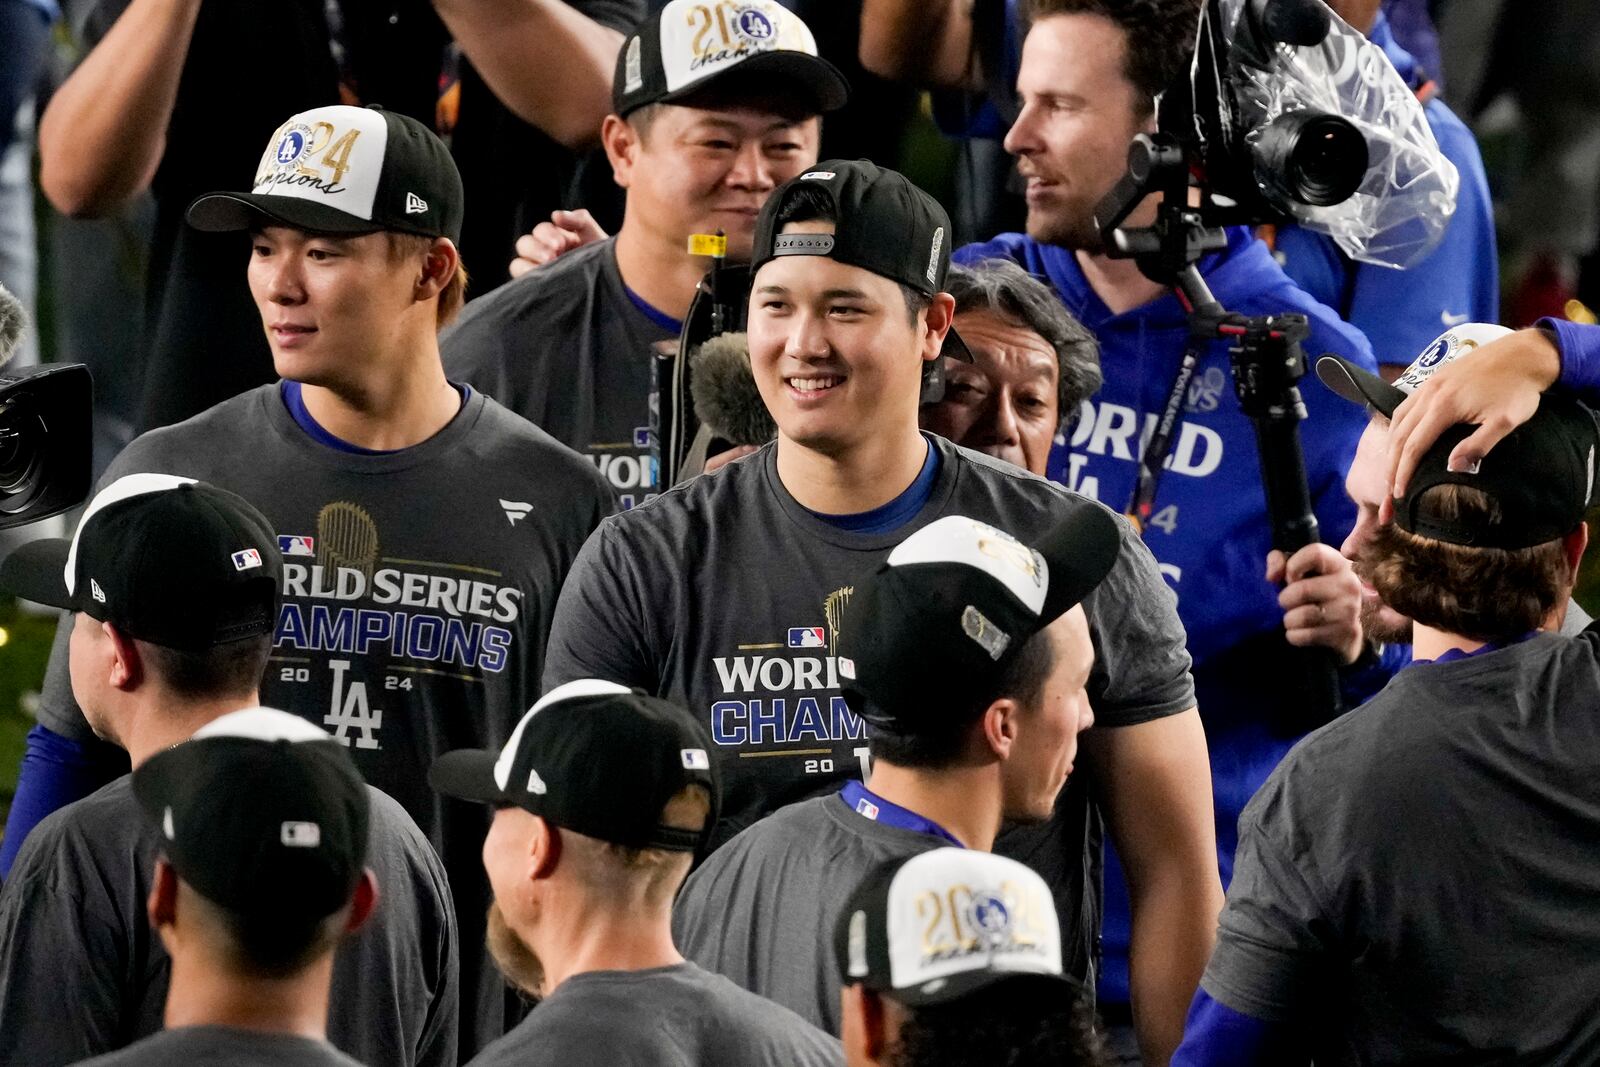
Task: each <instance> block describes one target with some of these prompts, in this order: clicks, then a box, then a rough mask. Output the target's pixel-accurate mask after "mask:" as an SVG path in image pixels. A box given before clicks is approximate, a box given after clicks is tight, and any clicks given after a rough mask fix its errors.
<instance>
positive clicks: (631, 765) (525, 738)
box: [428, 678, 719, 852]
mask: <svg viewBox="0 0 1600 1067" xmlns="http://www.w3.org/2000/svg"><path fill="white" fill-rule="evenodd" d="M710 748H711V743H710V741H709V739H707V737H706V736H705V732H704V730H703V729H702V728H701V726H700V724H699V723H698V722H697V721H696V720H695V718H694V716H692V715H690V714H689V713H688V712H687V711H685V710H684V709H683V708H680V707H678V705H676V704H674V703H672V702H671V701H667V700H660V699H657V698H656V697H652V696H647V695H645V694H644V693H643V692H641V691H639V690H637V689H629V688H628V687H627V686H625V685H618V684H616V683H615V682H606V681H601V680H599V679H589V678H586V679H580V680H578V681H573V682H568V683H567V684H565V685H561V686H557V687H556V688H555V689H552V690H551V691H550V692H548V693H546V694H545V695H544V697H543V699H541V700H540V701H539V702H538V703H537V704H535V705H534V706H533V708H532V709H531V710H530V711H529V712H528V713H527V714H526V715H524V716H523V717H522V721H521V722H519V723H517V728H516V729H515V730H513V731H512V732H511V738H510V740H508V741H507V742H506V744H505V747H504V748H502V749H501V750H500V751H499V752H494V751H492V750H485V749H461V750H458V751H456V752H446V753H445V754H444V755H443V756H440V757H439V758H438V759H437V760H435V761H434V763H433V767H432V768H431V769H430V770H429V771H428V781H429V783H430V784H432V786H433V787H434V788H435V789H437V790H438V791H439V792H441V793H444V794H446V795H448V796H453V797H459V798H461V799H462V800H473V801H479V802H481V803H485V804H509V805H514V806H516V807H519V808H522V809H524V810H525V811H529V812H532V813H533V814H534V815H537V816H539V817H540V818H542V819H546V820H548V821H549V822H552V823H554V824H555V825H557V826H560V827H563V828H565V829H567V830H572V831H573V832H575V833H580V834H583V835H584V836H585V837H593V838H597V839H599V840H601V841H609V842H611V843H613V844H617V845H623V846H626V847H629V848H656V849H663V850H666V851H669V852H694V851H696V850H698V849H699V848H701V847H702V846H703V845H704V844H705V843H706V842H707V841H709V840H710V838H711V830H712V826H713V824H714V823H715V822H716V819H717V811H718V806H719V792H718V789H719V781H718V776H717V772H716V769H715V768H714V767H713V765H712V761H711V758H710V755H709V751H710ZM687 785H702V786H704V787H705V788H706V789H707V790H708V791H709V792H710V794H711V813H710V815H709V817H708V818H707V819H706V824H705V826H704V827H703V828H702V829H700V830H682V829H677V828H675V827H671V826H662V825H661V824H660V822H659V820H660V817H661V812H662V809H664V808H665V807H666V806H667V801H669V800H671V799H672V798H673V797H674V796H676V795H677V794H678V793H679V792H680V791H681V790H682V789H683V788H684V787H685V786H687Z"/></svg>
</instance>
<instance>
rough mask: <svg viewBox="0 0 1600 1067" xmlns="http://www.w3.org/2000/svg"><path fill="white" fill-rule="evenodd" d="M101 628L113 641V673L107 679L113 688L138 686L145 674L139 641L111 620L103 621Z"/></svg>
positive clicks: (133, 687)
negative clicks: (110, 621) (114, 624)
mask: <svg viewBox="0 0 1600 1067" xmlns="http://www.w3.org/2000/svg"><path fill="white" fill-rule="evenodd" d="M100 629H101V631H103V632H104V633H105V635H106V637H107V638H108V639H109V640H110V642H111V675H110V677H109V678H107V681H108V682H110V683H111V687H112V688H113V689H121V690H123V691H124V692H126V691H128V690H131V689H135V688H137V687H138V686H139V685H140V684H141V683H142V682H143V681H144V674H145V666H144V657H143V656H141V655H140V654H139V645H138V643H137V642H136V641H134V639H133V638H131V637H129V636H128V635H127V634H125V633H123V632H122V631H121V630H118V629H117V628H116V627H115V626H113V625H111V624H110V623H109V622H103V623H101V624H100Z"/></svg>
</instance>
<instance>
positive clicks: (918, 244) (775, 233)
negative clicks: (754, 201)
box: [750, 159, 972, 363]
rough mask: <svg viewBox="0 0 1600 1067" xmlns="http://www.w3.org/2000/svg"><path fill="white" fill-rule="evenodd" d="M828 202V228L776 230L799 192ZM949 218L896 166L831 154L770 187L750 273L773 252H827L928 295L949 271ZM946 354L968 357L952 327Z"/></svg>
mask: <svg viewBox="0 0 1600 1067" xmlns="http://www.w3.org/2000/svg"><path fill="white" fill-rule="evenodd" d="M801 189H811V190H814V191H817V192H820V193H822V194H823V195H825V196H827V197H828V198H829V199H830V200H832V201H833V217H834V228H833V233H831V234H827V233H781V232H780V231H781V229H782V225H781V224H780V223H779V222H778V216H779V214H780V212H782V211H783V208H784V205H785V204H786V203H787V202H788V200H789V198H790V197H792V196H795V195H796V193H797V191H798V190H801ZM952 232H953V231H952V230H951V228H950V216H949V215H948V214H946V213H945V210H944V208H943V207H941V206H940V205H939V201H937V200H935V199H934V198H933V197H931V196H929V195H928V194H927V193H925V192H923V191H922V190H921V189H919V188H918V187H917V186H916V184H915V183H914V182H912V181H911V179H910V178H907V177H906V176H905V175H904V174H901V173H900V172H899V171H893V170H886V169H884V168H882V167H879V166H877V165H875V164H873V163H869V162H868V161H866V160H864V159H857V160H844V159H830V160H828V161H827V162H825V163H818V164H817V166H816V168H815V169H813V170H808V171H806V172H805V173H804V174H802V175H800V176H799V177H797V178H791V179H789V180H788V181H786V182H784V183H783V184H782V185H780V186H778V188H777V189H775V190H774V191H773V193H772V195H771V196H769V197H768V198H767V202H766V203H765V204H763V205H762V207H761V214H760V215H759V216H758V217H757V219H756V238H755V246H754V248H753V249H752V250H751V257H750V276H751V278H754V277H755V274H756V272H757V271H758V270H760V269H761V267H762V265H763V264H765V263H766V262H768V261H769V260H772V259H776V258H777V257H779V256H826V257H827V258H829V259H833V260H837V261H838V262H840V263H848V264H849V265H850V266H852V267H860V268H861V269H863V270H869V271H871V272H872V273H874V274H881V275H883V276H884V277H885V278H888V279H889V280H890V281H894V282H898V283H899V284H901V285H904V286H908V287H909V288H911V289H913V290H915V291H916V292H919V293H921V294H922V295H923V296H929V297H931V296H933V295H934V294H935V293H940V292H943V291H944V283H945V278H946V276H947V275H949V273H950V240H951V233H952ZM944 355H947V356H954V357H955V358H957V359H961V360H965V361H966V362H968V363H970V362H972V353H971V351H970V350H968V348H967V345H966V342H965V341H963V340H961V338H960V337H959V336H958V335H957V334H956V331H955V330H954V329H953V328H952V329H951V330H950V332H949V333H947V334H946V335H945V342H944Z"/></svg>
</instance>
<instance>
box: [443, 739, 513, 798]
mask: <svg viewBox="0 0 1600 1067" xmlns="http://www.w3.org/2000/svg"><path fill="white" fill-rule="evenodd" d="M499 758H500V754H499V753H498V752H492V751H490V750H488V749H482V748H463V749H457V750H456V751H454V752H446V753H445V754H444V755H442V756H440V757H439V758H438V759H436V760H434V761H433V766H431V767H429V768H428V784H429V785H431V786H433V788H434V789H435V790H436V791H437V792H440V793H443V794H444V795H445V796H449V797H455V798H456V799H457V800H470V801H473V802H475V803H479V804H499V803H505V802H506V799H507V798H506V795H505V793H504V792H503V791H502V790H501V789H500V787H499V786H498V785H496V784H495V780H494V765H495V761H496V760H498V759H499Z"/></svg>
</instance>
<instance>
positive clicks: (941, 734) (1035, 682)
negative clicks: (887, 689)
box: [867, 627, 1056, 770]
mask: <svg viewBox="0 0 1600 1067" xmlns="http://www.w3.org/2000/svg"><path fill="white" fill-rule="evenodd" d="M1055 666H1056V647H1055V641H1054V639H1053V638H1052V637H1051V636H1050V628H1049V627H1045V628H1044V629H1043V630H1040V631H1039V632H1038V633H1036V634H1034V635H1033V636H1032V637H1030V638H1028V640H1027V641H1025V642H1023V645H1022V647H1021V648H1019V649H1017V652H1016V655H1014V656H1012V657H1011V659H1010V661H1009V662H1008V663H1007V664H1006V665H1005V669H1004V670H1003V671H1002V672H1001V674H1000V680H999V682H998V683H997V684H996V686H995V688H994V692H993V693H991V694H989V695H988V696H984V697H980V698H978V701H977V702H976V703H974V704H973V705H972V706H971V707H968V708H965V709H962V712H963V713H962V714H959V715H951V716H949V717H948V718H946V719H943V720H939V721H937V722H936V723H933V724H930V725H929V727H928V728H927V729H921V730H918V731H917V732H916V733H914V734H912V733H905V734H902V733H895V732H892V731H889V730H885V729H883V728H882V727H878V726H874V727H873V728H872V733H871V737H870V738H869V740H868V742H867V744H868V747H869V748H870V749H871V750H872V757H873V758H874V759H881V760H886V761H888V762H889V763H892V764H894V765H895V766H897V767H920V768H924V769H927V770H938V769H940V768H942V767H948V766H950V765H951V764H952V763H954V762H955V761H956V760H957V759H958V758H960V756H961V753H962V752H963V751H964V750H965V748H966V745H967V739H968V737H969V736H970V734H971V730H972V727H973V724H974V723H976V722H977V721H978V720H979V719H980V718H981V717H982V716H983V713H984V711H986V710H987V709H988V707H989V705H990V704H993V703H994V702H995V701H996V700H1003V699H1006V698H1010V699H1012V700H1015V701H1017V702H1018V703H1020V704H1022V705H1023V706H1025V707H1029V708H1031V707H1034V706H1035V705H1037V704H1038V702H1039V694H1040V693H1041V691H1043V689H1044V683H1045V682H1046V680H1048V679H1049V677H1050V672H1051V671H1053V670H1055Z"/></svg>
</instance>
